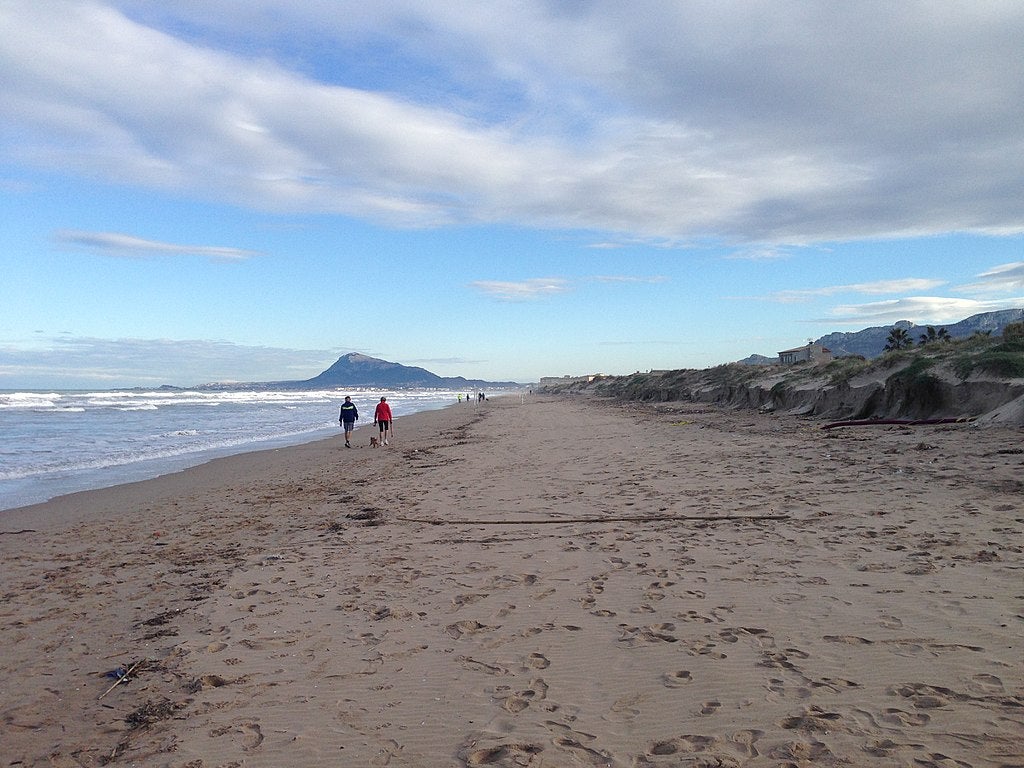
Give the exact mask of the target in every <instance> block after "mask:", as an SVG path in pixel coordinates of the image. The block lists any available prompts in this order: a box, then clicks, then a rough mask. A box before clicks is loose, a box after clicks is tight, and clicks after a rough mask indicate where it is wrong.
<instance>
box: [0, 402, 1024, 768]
mask: <svg viewBox="0 0 1024 768" xmlns="http://www.w3.org/2000/svg"><path fill="white" fill-rule="evenodd" d="M820 425H821V422H818V421H810V420H801V419H796V418H793V417H782V416H770V415H758V414H754V413H749V412H726V411H720V410H717V409H713V408H708V407H704V406H693V405H691V406H682V405H675V406H673V407H671V408H648V407H643V408H641V407H638V406H631V405H621V404H613V403H606V402H594V401H590V400H555V399H543V398H539V397H536V396H534V397H527V398H526V399H525V402H523V403H521V402H520V398H519V397H514V398H506V399H501V400H495V401H491V402H489V403H485V404H483V405H478V404H476V403H471V404H463V405H460V406H457V407H455V406H453V407H451V408H449V409H446V410H445V411H441V412H433V413H424V414H417V415H415V416H412V417H408V418H405V419H399V420H398V421H397V423H396V427H397V437H396V439H395V440H394V441H393V444H392V445H391V446H390V447H389V448H382V449H379V450H371V449H369V448H368V447H359V448H357V449H353V450H346V449H344V448H343V447H342V441H341V438H340V436H339V438H337V439H332V440H327V441H321V442H318V443H313V444H309V445H305V446H300V447H296V448H286V449H281V450H276V451H268V452H264V453H256V454H247V455H243V456H237V457H232V458H228V459H221V460H218V461H215V462H212V463H211V464H208V465H205V466H203V467H198V468H195V469H192V470H188V471H186V472H182V473H179V474H175V475H170V476H167V477H163V478H159V479H157V480H153V481H148V482H145V483H139V484H134V485H128V486H121V487H118V488H113V489H108V490H104V491H96V492H87V493H82V494H76V495H73V496H69V497H65V498H62V499H58V500H55V501H53V502H50V503H48V504H45V505H39V506H36V507H28V508H25V509H23V510H16V511H12V512H4V513H0V552H2V559H3V567H2V573H0V592H2V594H3V604H2V609H0V758H2V759H0V766H43V765H47V766H49V765H53V766H78V765H85V766H93V765H101V764H104V763H106V762H112V763H113V764H115V765H137V766H174V767H175V768H184V767H186V766H187V767H188V768H199V767H202V768H212V767H213V766H321V765H322V766H384V765H390V766H410V767H412V766H416V767H417V768H432V767H433V766H533V767H535V768H536V767H539V766H548V767H556V766H620V767H623V768H626V767H628V768H649V767H650V768H654V767H661V766H665V767H668V766H673V767H675V766H840V765H841V766H914V767H915V768H922V767H923V768H930V767H931V766H942V767H943V768H953V767H954V766H961V767H964V766H1021V765H1024V663H1022V662H1024V554H1022V544H1024V539H1022V531H1024V483H1022V479H1024V455H1022V453H1021V437H1022V431H1021V430H1020V429H1019V428H1013V429H1010V428H987V429H979V428H976V427H971V426H967V425H954V426H943V427H915V428H907V427H869V428H858V429H842V430H832V431H824V430H821V429H820V428H819V427H820ZM368 434H369V430H367V429H363V430H361V431H358V432H357V433H356V444H357V445H359V446H364V445H365V443H366V442H368ZM423 521H429V522H423ZM143 659H145V662H144V663H143V665H142V666H141V667H140V668H139V670H138V671H137V672H136V673H135V675H134V676H133V678H134V679H133V680H132V681H131V682H129V683H127V684H125V685H119V686H117V687H115V688H114V689H113V690H111V691H109V693H107V695H106V696H104V697H103V698H98V697H99V696H100V694H102V693H103V692H104V691H105V690H107V689H108V688H109V687H110V684H111V683H112V680H111V679H110V678H106V677H104V673H106V672H108V671H109V670H112V669H113V668H115V667H117V666H118V665H130V664H132V663H135V662H137V661H140V660H143Z"/></svg>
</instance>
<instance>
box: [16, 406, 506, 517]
mask: <svg viewBox="0 0 1024 768" xmlns="http://www.w3.org/2000/svg"><path fill="white" fill-rule="evenodd" d="M460 394H461V395H462V396H463V402H465V398H466V395H467V394H469V393H466V392H458V391H454V390H453V391H448V390H437V389H422V390H397V391H391V390H383V389H348V390H344V391H341V390H323V391H254V390H245V389H238V390H233V391H232V390H225V391H220V390H216V391H214V390H204V389H200V390H180V389H156V390H152V391H147V390H141V389H130V390H125V389H121V390H109V391H91V392H87V391H58V390H54V391H22V392H15V391H10V390H0V510H5V509H13V508H15V507H21V506H25V505H28V504H35V503H37V502H42V501H47V500H48V499H52V498H54V497H56V496H62V495H64V494H67V493H74V492H76V491H84V490H90V489H95V488H106V487H109V486H112V485H120V484H122V483H128V482H134V481H136V480H146V479H149V478H152V477H157V476H159V475H163V474H167V473H169V472H176V471H178V470H181V469H185V468H187V467H191V466H195V465H197V464H203V463H205V462H207V461H210V460H211V459H214V458H217V457H220V456H227V455H231V454H237V453H245V452H247V451H257V450H263V449H267V448H278V447H282V446H288V445H297V444H299V443H305V442H310V441H313V440H318V439H322V438H326V437H330V436H332V435H340V429H339V426H338V411H339V408H340V406H341V403H342V401H343V400H344V397H345V395H351V396H352V401H353V402H354V403H355V404H356V406H357V407H358V408H359V417H360V420H359V421H358V422H357V423H356V426H357V430H358V428H359V427H360V426H366V425H372V424H373V410H374V408H375V407H376V405H377V403H378V402H379V401H380V398H381V397H387V399H388V404H389V405H390V406H391V410H392V413H393V415H394V418H395V420H396V421H398V420H399V419H401V417H402V416H406V415H409V414H412V413H416V412H418V411H426V410H432V409H436V408H443V407H445V406H448V405H453V404H456V403H458V398H459V395H460ZM472 394H473V398H472V400H473V401H474V402H475V401H476V398H477V394H476V392H473V393H472ZM487 394H488V396H493V395H495V394H501V393H499V392H488V393H487ZM465 407H471V405H470V406H465ZM400 426H401V425H400V424H398V427H399V428H400ZM356 434H357V436H358V431H357V433H356ZM0 514H2V512H0Z"/></svg>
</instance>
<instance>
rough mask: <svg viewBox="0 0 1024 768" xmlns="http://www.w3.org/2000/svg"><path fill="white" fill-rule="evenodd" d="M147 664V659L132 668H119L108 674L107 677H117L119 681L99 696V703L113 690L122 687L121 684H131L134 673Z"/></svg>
mask: <svg viewBox="0 0 1024 768" xmlns="http://www.w3.org/2000/svg"><path fill="white" fill-rule="evenodd" d="M145 663H146V660H145V659H139V660H138V661H136V662H135V663H134V664H132V665H131V666H130V667H124V666H120V667H117V668H116V669H112V670H111V671H110V672H107V675H106V676H107V677H115V678H117V679H116V680H115V681H114V684H113V685H112V686H110V687H109V688H107V690H105V691H104V692H103V693H101V694H100V695H99V696H97V697H96V700H97V701H99V700H100V699H102V698H103V697H104V696H106V695H107V694H108V693H110V692H111V691H112V690H114V689H115V688H117V686H119V685H121V683H130V682H131V680H132V678H131V676H132V673H134V672H135V671H136V670H137V669H138V668H139V667H141V666H142V665H143V664H145Z"/></svg>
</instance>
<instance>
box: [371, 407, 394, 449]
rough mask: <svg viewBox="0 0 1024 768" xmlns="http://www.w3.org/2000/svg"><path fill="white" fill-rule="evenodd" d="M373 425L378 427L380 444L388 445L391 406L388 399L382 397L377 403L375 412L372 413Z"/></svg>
mask: <svg viewBox="0 0 1024 768" xmlns="http://www.w3.org/2000/svg"><path fill="white" fill-rule="evenodd" d="M373 423H374V424H376V425H377V426H378V427H380V443H381V445H387V444H388V432H390V431H391V406H390V405H388V399H387V398H386V397H382V398H381V399H380V402H379V403H377V410H375V411H374V412H373Z"/></svg>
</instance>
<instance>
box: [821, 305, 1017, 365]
mask: <svg viewBox="0 0 1024 768" xmlns="http://www.w3.org/2000/svg"><path fill="white" fill-rule="evenodd" d="M1021 320H1024V309H1004V310H1000V311H998V312H982V313H981V314H978V315H971V316H970V317H968V318H967V319H965V320H960V321H959V322H956V323H950V324H948V325H935V326H932V327H933V328H935V329H936V330H938V329H939V328H945V330H946V333H948V334H949V336H950V338H953V339H962V338H966V337H968V336H972V335H974V334H976V333H990V334H992V335H994V336H997V335H999V334H1001V333H1002V332H1003V328H1005V327H1006V326H1007V325H1009V324H1010V323H1019V322H1020V321H1021ZM893 328H903V329H904V330H906V331H907V333H908V334H909V335H910V338H911V339H913V340H914V341H917V339H918V338H920V336H921V334H923V333H925V332H926V331H927V329H928V326H926V325H916V324H915V323H912V322H910V321H909V320H901V321H899V322H898V323H893V324H892V325H885V326H875V327H872V328H865V329H863V330H860V331H856V332H852V333H842V332H835V333H829V334H826V335H824V336H822V337H821V338H820V339H817V343H818V344H821V345H822V346H824V347H826V348H827V349H829V350H831V352H832V354H833V355H835V356H836V357H844V356H846V355H863V356H864V357H878V356H879V355H881V354H882V353H883V352H885V344H886V341H887V340H888V338H889V332H890V331H891V330H892V329H893Z"/></svg>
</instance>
